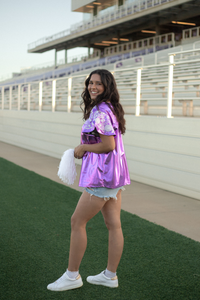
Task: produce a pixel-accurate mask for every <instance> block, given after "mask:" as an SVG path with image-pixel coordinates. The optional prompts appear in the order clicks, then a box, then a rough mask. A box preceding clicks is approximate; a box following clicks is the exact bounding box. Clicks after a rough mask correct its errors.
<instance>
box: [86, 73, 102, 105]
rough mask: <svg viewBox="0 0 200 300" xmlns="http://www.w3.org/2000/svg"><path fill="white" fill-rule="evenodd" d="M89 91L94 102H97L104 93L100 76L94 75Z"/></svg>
mask: <svg viewBox="0 0 200 300" xmlns="http://www.w3.org/2000/svg"><path fill="white" fill-rule="evenodd" d="M88 91H89V94H90V98H91V99H92V100H95V99H96V97H97V96H99V95H100V94H102V93H103V92H104V86H103V83H102V82H101V77H100V75H98V74H92V76H91V78H90V81H89V84H88Z"/></svg>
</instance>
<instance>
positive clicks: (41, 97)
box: [0, 49, 200, 118]
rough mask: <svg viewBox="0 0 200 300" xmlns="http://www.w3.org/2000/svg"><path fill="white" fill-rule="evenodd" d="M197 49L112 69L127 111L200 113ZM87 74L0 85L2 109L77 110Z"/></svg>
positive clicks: (78, 109)
mask: <svg viewBox="0 0 200 300" xmlns="http://www.w3.org/2000/svg"><path fill="white" fill-rule="evenodd" d="M197 53H199V54H200V49H193V50H188V51H181V52H175V53H173V52H172V53H169V62H168V63H163V64H159V65H148V66H142V67H139V68H138V67H135V68H124V69H122V68H119V69H115V70H111V71H112V72H113V74H114V76H115V78H116V82H117V86H118V90H119V93H120V98H121V103H122V105H123V106H124V109H125V112H126V113H129V114H130V113H131V114H135V115H136V116H139V115H141V114H144V115H145V114H146V115H147V114H150V115H166V116H167V117H168V118H170V117H172V116H173V115H174V116H175V115H180V116H186V115H188V116H190V117H192V116H198V117H199V116H200V59H199V58H198V56H197V55H196V54H197ZM174 58H175V59H174ZM86 76H88V73H84V74H81V75H76V76H68V77H62V78H56V79H47V80H43V81H40V82H30V83H27V84H19V85H5V86H3V87H1V90H0V91H1V93H0V108H1V109H2V110H27V111H30V110H38V111H51V112H55V111H57V112H59V111H65V112H80V100H81V97H80V94H81V91H83V89H84V81H85V79H86ZM188 110H189V113H188Z"/></svg>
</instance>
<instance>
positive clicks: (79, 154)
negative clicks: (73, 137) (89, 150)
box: [74, 145, 85, 159]
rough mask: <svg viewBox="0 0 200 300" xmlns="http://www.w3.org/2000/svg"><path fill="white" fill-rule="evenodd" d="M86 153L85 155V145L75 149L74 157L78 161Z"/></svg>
mask: <svg viewBox="0 0 200 300" xmlns="http://www.w3.org/2000/svg"><path fill="white" fill-rule="evenodd" d="M84 153H85V150H84V145H79V146H77V147H76V148H75V149H74V157H75V158H78V159H80V158H82V157H83V155H84Z"/></svg>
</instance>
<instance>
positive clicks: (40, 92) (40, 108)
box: [39, 81, 43, 111]
mask: <svg viewBox="0 0 200 300" xmlns="http://www.w3.org/2000/svg"><path fill="white" fill-rule="evenodd" d="M42 86H43V82H42V81H40V83H39V111H42Z"/></svg>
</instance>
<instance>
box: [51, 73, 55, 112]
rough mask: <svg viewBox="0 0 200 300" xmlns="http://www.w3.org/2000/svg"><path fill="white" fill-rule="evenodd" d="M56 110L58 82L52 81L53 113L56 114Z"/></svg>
mask: <svg viewBox="0 0 200 300" xmlns="http://www.w3.org/2000/svg"><path fill="white" fill-rule="evenodd" d="M55 108H56V80H55V79H54V80H53V81H52V112H55Z"/></svg>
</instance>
